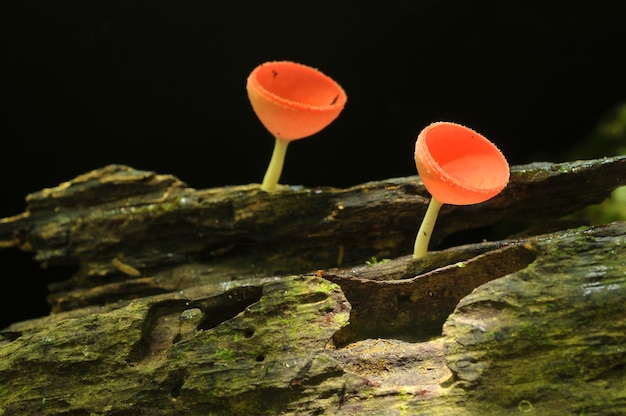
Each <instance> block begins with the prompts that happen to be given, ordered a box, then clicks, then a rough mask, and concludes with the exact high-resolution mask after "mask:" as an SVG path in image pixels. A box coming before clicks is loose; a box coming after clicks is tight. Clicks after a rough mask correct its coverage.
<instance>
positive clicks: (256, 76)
mask: <svg viewBox="0 0 626 416" xmlns="http://www.w3.org/2000/svg"><path fill="white" fill-rule="evenodd" d="M246 89H247V90H248V98H249V99H250V103H251V104H252V108H253V109H254V112H255V113H256V115H257V116H258V117H259V119H260V120H261V123H263V125H264V126H265V128H267V130H269V132H270V133H272V134H273V135H274V137H276V138H277V139H279V140H284V141H292V140H297V139H302V138H304V137H308V136H311V135H313V134H315V133H317V132H319V131H320V130H322V129H323V128H324V127H326V126H327V125H329V124H330V123H331V122H332V121H333V120H334V119H335V118H337V116H338V115H339V113H340V112H341V110H343V108H344V106H345V104H346V101H347V96H346V93H345V92H344V90H343V89H342V88H341V86H339V84H337V83H336V82H335V81H334V80H333V79H332V78H330V77H328V76H326V75H324V74H323V73H321V72H320V71H318V70H317V69H315V68H311V67H309V66H306V65H302V64H298V63H295V62H289V61H273V62H266V63H264V64H261V65H259V66H257V67H256V68H255V69H254V70H253V71H252V73H251V74H250V76H249V77H248V81H247V85H246Z"/></svg>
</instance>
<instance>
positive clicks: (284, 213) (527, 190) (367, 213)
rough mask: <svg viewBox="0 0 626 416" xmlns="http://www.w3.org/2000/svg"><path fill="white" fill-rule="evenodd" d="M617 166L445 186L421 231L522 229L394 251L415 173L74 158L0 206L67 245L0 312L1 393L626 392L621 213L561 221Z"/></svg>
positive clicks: (544, 401) (39, 243) (93, 401)
mask: <svg viewBox="0 0 626 416" xmlns="http://www.w3.org/2000/svg"><path fill="white" fill-rule="evenodd" d="M624 184H626V158H624V157H615V158H606V159H599V160H592V161H581V162H571V163H563V164H549V163H540V164H532V165H525V166H516V167H513V168H512V177H511V182H510V184H509V186H508V187H507V188H506V190H505V191H504V192H503V193H502V194H501V195H499V196H498V197H496V198H494V199H492V200H490V201H487V202H486V203H483V204H479V205H476V206H465V207H456V206H444V207H443V209H442V211H441V213H440V217H439V219H438V223H437V226H436V234H435V236H434V239H435V240H434V241H433V244H437V242H441V241H442V240H443V239H444V238H446V237H449V236H451V235H454V234H455V233H459V232H463V231H465V230H469V229H478V228H483V227H489V226H497V227H504V226H505V225H506V226H507V227H508V226H510V224H517V225H519V224H523V225H524V226H526V228H529V227H530V225H533V226H535V228H534V230H535V231H529V232H527V233H525V234H524V235H521V234H520V235H518V236H517V237H514V238H507V239H502V240H497V241H491V242H483V243H476V244H467V245H462V246H457V247H452V248H449V249H446V250H442V251H437V252H433V253H431V254H430V255H429V256H428V257H426V258H425V259H422V260H420V261H418V262H414V261H413V260H412V259H411V257H410V256H408V254H409V252H410V250H411V247H412V243H413V239H414V236H415V232H416V231H417V228H418V225H419V221H420V220H421V217H422V215H423V213H424V211H425V209H426V205H427V203H428V194H427V192H426V190H425V189H424V187H423V185H422V184H421V182H420V180H419V178H418V177H408V178H396V179H389V180H385V181H380V182H371V183H366V184H363V185H359V186H355V187H352V188H348V189H333V188H315V189H307V188H302V187H287V186H285V187H282V188H281V189H280V190H279V191H278V192H276V193H272V194H267V193H265V192H262V191H260V189H259V186H258V185H255V184H253V185H242V186H230V187H225V188H216V189H207V190H195V189H191V188H188V187H186V186H185V184H184V183H182V182H181V181H179V180H178V179H177V178H175V177H172V176H170V175H159V174H155V173H152V172H143V171H137V170H134V169H132V168H130V167H126V166H119V165H112V166H107V167H105V168H102V169H99V170H96V171H93V172H89V173H87V174H85V175H82V176H80V177H77V178H75V179H74V180H72V181H69V182H66V183H64V184H61V185H59V186H58V187H55V188H51V189H45V190H42V191H40V192H38V193H35V194H31V195H29V196H28V197H27V203H28V207H27V211H26V212H25V213H23V214H20V215H17V216H15V217H10V218H5V219H2V220H0V247H12V246H16V247H20V248H21V249H23V250H29V251H34V252H35V253H36V259H37V260H38V261H40V262H42V264H73V265H77V266H79V271H78V272H77V273H76V274H75V275H73V276H71V277H69V278H68V280H67V281H66V282H63V283H60V284H55V285H53V286H52V288H51V289H52V294H51V296H50V302H51V304H52V305H53V314H52V315H50V316H47V317H42V318H40V319H36V320H32V321H26V322H19V323H15V324H13V325H11V326H9V327H8V328H5V329H4V330H2V331H0V414H3V415H13V414H16V415H21V414H45V415H61V414H63V415H88V414H102V415H139V414H141V415H158V414H177V415H198V414H213V415H233V414H234V415H263V414H267V415H275V414H294V415H296V414H298V415H300V414H346V415H351V414H354V415H359V414H374V415H375V414H385V415H387V414H391V415H393V414H398V415H402V414H432V415H438V414H441V415H449V414H459V412H463V414H476V415H482V414H507V413H512V414H513V413H516V412H537V413H538V414H586V415H590V414H623V413H626V393H624V391H626V385H625V383H626V382H625V380H626V377H625V376H626V374H625V372H626V370H625V366H624V364H625V362H626V336H625V335H624V334H626V302H624V299H626V224H625V223H623V222H616V223H611V224H604V225H599V226H594V227H589V226H580V227H577V228H567V227H565V226H564V225H563V224H564V223H563V222H562V221H561V220H560V219H561V218H562V217H563V216H564V215H566V214H570V213H572V212H575V211H576V210H579V209H580V208H583V207H585V206H588V205H590V204H594V203H598V202H600V201H602V200H603V199H605V198H606V197H607V196H608V195H609V194H610V192H611V191H612V190H613V189H614V188H616V187H617V186H620V185H624ZM563 227H565V228H563ZM518 228H519V227H518ZM559 228H563V229H561V230H559ZM549 230H552V231H553V232H548V231H549ZM376 259H390V260H383V261H380V260H376ZM366 262H367V263H366Z"/></svg>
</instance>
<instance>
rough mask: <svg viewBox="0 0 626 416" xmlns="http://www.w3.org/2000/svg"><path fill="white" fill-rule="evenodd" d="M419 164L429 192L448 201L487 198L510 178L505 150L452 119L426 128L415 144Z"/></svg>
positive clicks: (472, 201)
mask: <svg viewBox="0 0 626 416" xmlns="http://www.w3.org/2000/svg"><path fill="white" fill-rule="evenodd" d="M415 164H416V165H417V171H418V173H419V175H420V178H421V179H422V181H423V182H424V186H426V189H428V192H430V194H431V195H432V196H433V198H435V199H437V200H438V201H439V202H440V203H444V204H454V205H469V204H477V203H480V202H483V201H486V200H488V199H490V198H492V197H494V196H496V195H497V194H498V193H500V191H502V189H504V187H505V186H506V184H507V183H508V181H509V164H508V163H507V161H506V159H505V158H504V156H503V155H502V152H500V150H499V149H498V148H497V147H496V146H495V145H494V144H493V143H491V142H490V141H489V140H487V139H486V138H485V137H484V136H482V135H481V134H479V133H477V132H475V131H474V130H472V129H470V128H468V127H465V126H462V125H460V124H455V123H450V122H437V123H432V124H431V125H429V126H427V127H426V128H425V129H424V130H422V132H421V133H420V134H419V136H418V138H417V142H416V143H415Z"/></svg>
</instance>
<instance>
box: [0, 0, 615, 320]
mask: <svg viewBox="0 0 626 416" xmlns="http://www.w3.org/2000/svg"><path fill="white" fill-rule="evenodd" d="M620 3H622V2H619V1H612V2H603V1H599V2H565V1H563V2H560V1H558V2H555V1H543V0H542V1H528V0H523V1H522V0H509V1H497V2H496V1H462V0H457V1H432V0H430V1H417V0H415V1H408V0H404V1H386V2H368V3H367V4H366V2H348V1H334V2H324V1H321V2H298V1H289V2H287V1H282V0H280V1H255V2H245V1H231V2H213V1H184V2H147V1H142V2H139V1H131V0H120V1H72V2H66V1H43V0H40V1H27V0H19V1H18V0H5V1H3V2H1V4H0V42H1V48H2V49H1V50H0V53H1V56H2V69H3V72H4V75H2V76H1V77H0V93H1V96H0V100H1V101H0V104H1V105H2V108H3V110H2V117H1V118H0V123H1V124H0V137H1V138H2V151H1V153H0V155H1V156H2V163H0V170H1V174H2V183H3V184H4V186H3V187H2V199H1V201H2V204H0V218H1V217H7V216H11V215H14V214H17V213H19V212H21V211H23V210H24V208H25V205H24V197H25V195H26V194H27V193H30V192H33V191H36V190H39V189H41V188H43V187H50V186H55V185H57V184H58V183H60V182H62V181H65V180H68V179H71V178H73V177H74V176H76V175H78V174H81V173H84V172H87V171H89V170H91V169H94V168H99V167H102V166H104V165H107V164H110V163H122V164H128V165H131V166H133V167H135V168H140V169H145V170H152V171H157V172H160V173H171V174H174V175H176V176H178V177H179V178H180V179H182V180H183V181H185V182H187V183H188V184H189V185H190V186H191V187H195V188H205V187H214V186H221V185H228V184H242V183H250V182H260V181H261V179H262V176H263V173H264V171H265V168H266V165H267V162H268V160H269V156H270V153H271V150H272V146H273V139H272V138H271V136H270V135H269V133H268V132H266V131H265V130H264V129H263V127H262V126H261V124H260V122H259V121H258V120H257V119H256V116H255V115H254V113H253V112H252V110H251V108H250V106H249V103H248V100H247V96H246V92H245V80H246V78H247V76H248V74H249V72H250V71H251V70H252V69H253V68H254V67H255V66H256V65H258V64H260V63H262V62H264V61H268V60H280V59H288V60H294V61H298V62H301V63H304V64H308V65H311V66H315V67H318V68H319V69H321V70H322V71H323V72H325V73H326V74H327V75H329V76H331V77H333V78H334V79H335V80H336V81H337V82H339V83H340V84H341V85H342V86H343V87H344V89H345V90H346V92H347V94H348V103H347V106H346V108H345V110H344V112H343V113H342V114H341V115H340V117H339V118H338V119H337V120H336V121H335V122H334V123H333V124H331V125H330V126H329V127H328V128H327V129H326V130H324V131H323V132H321V133H319V134H317V135H316V136H315V137H312V138H309V139H305V140H303V141H300V142H297V143H294V144H292V145H291V146H290V148H289V152H288V155H287V161H286V165H285V170H284V172H283V176H282V182H283V183H290V184H302V185H306V186H316V185H331V186H338V187H345V186H349V185H354V184H357V183H361V182H364V181H369V180H378V179H384V178H389V177H395V176H405V175H414V174H415V173H416V171H415V165H414V162H413V146H414V143H415V139H416V136H417V134H418V133H419V131H420V130H421V129H422V128H423V127H424V126H425V125H427V124H428V123H430V122H432V121H438V120H449V121H456V122H459V123H463V124H466V125H468V126H470V127H472V128H474V129H476V130H478V131H479V132H481V133H483V134H484V135H485V136H486V137H488V138H489V139H490V140H492V141H493V142H495V143H496V144H497V145H498V146H499V147H500V148H501V149H502V151H503V152H504V154H505V155H506V156H507V158H508V159H509V161H510V163H511V164H519V163H527V162H531V161H538V160H548V161H559V160H560V158H562V157H563V156H562V155H563V154H564V152H565V151H566V149H567V148H569V147H571V146H573V145H575V143H576V142H577V141H580V140H582V139H584V138H585V136H586V135H587V134H588V133H589V131H590V130H591V129H592V128H593V127H594V125H595V124H596V123H597V122H598V120H599V118H600V117H601V116H602V115H603V114H605V113H606V112H607V111H608V110H610V109H611V108H612V107H613V106H615V105H616V104H618V103H619V102H623V101H624V100H625V99H626V88H625V84H624V76H625V74H626V64H625V63H624V50H625V48H626V42H625V41H626V34H625V32H626V30H625V27H624V23H625V22H626V15H625V14H624V10H623V6H621V5H620ZM409 249H410V248H407V252H408V251H409ZM31 257H32V254H29V253H21V252H18V251H17V250H5V251H2V252H0V279H2V284H1V285H0V287H1V288H2V289H1V290H2V293H1V294H0V303H2V308H1V311H0V312H1V315H2V316H1V319H0V327H3V326H5V325H7V324H9V323H11V322H14V321H17V320H23V319H26V318H29V317H35V316H41V315H45V314H46V313H47V312H48V309H47V307H46V304H45V296H46V284H47V283H48V282H50V281H53V280H59V279H63V278H66V277H67V276H68V273H71V269H49V270H46V271H41V270H39V269H38V267H37V265H36V264H35V262H33V261H32V260H31ZM10 302H15V303H17V307H11V308H9V306H8V304H9V303H10Z"/></svg>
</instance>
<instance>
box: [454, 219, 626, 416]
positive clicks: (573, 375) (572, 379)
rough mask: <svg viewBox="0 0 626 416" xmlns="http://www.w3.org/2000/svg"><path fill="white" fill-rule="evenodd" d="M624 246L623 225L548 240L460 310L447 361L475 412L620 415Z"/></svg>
mask: <svg viewBox="0 0 626 416" xmlns="http://www.w3.org/2000/svg"><path fill="white" fill-rule="evenodd" d="M608 229H611V230H612V233H616V235H615V234H613V235H610V236H609V235H608V234H605V231H604V230H608ZM625 243H626V226H625V225H624V224H623V223H621V224H620V223H615V224H613V225H609V226H606V227H600V228H596V229H593V230H592V229H586V230H585V229H578V230H571V231H570V232H566V233H562V234H559V235H558V238H552V237H551V236H549V235H548V236H546V237H545V238H540V239H537V240H536V241H535V243H534V246H535V247H534V248H535V250H536V252H537V255H538V260H537V261H536V262H535V263H533V264H531V265H530V266H529V267H527V268H525V269H523V270H520V271H518V272H516V273H514V274H511V275H510V276H506V277H503V278H501V279H497V280H493V281H491V282H488V283H486V284H484V285H483V286H481V287H479V288H477V289H476V290H475V291H474V292H473V293H472V294H471V295H469V296H467V297H466V298H464V299H463V300H462V301H461V302H460V303H459V305H458V306H457V309H456V310H455V312H454V313H453V314H452V315H451V316H450V317H449V319H448V320H447V322H446V324H445V326H444V335H446V356H447V359H448V362H449V365H450V368H451V369H452V371H453V372H454V373H455V376H456V378H457V379H458V380H459V382H460V384H461V385H463V386H464V388H466V389H467V390H468V391H469V392H470V393H469V394H470V397H471V398H472V401H475V403H474V405H475V406H476V408H477V409H478V412H479V413H482V414H494V413H493V412H510V413H511V414H513V413H514V412H517V411H518V410H519V411H527V412H530V411H532V412H535V413H536V414H598V411H599V409H603V410H602V412H601V413H602V414H623V413H624V412H625V411H626V393H625V392H626V381H625V380H626V377H625V376H626V370H625V367H624V363H625V361H626V319H625V318H624V317H625V316H626V303H625V302H624V299H626V244H625ZM609 401H610V402H611V403H610V404H609ZM520 409H521V410H520ZM555 409H558V412H557V413H555Z"/></svg>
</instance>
